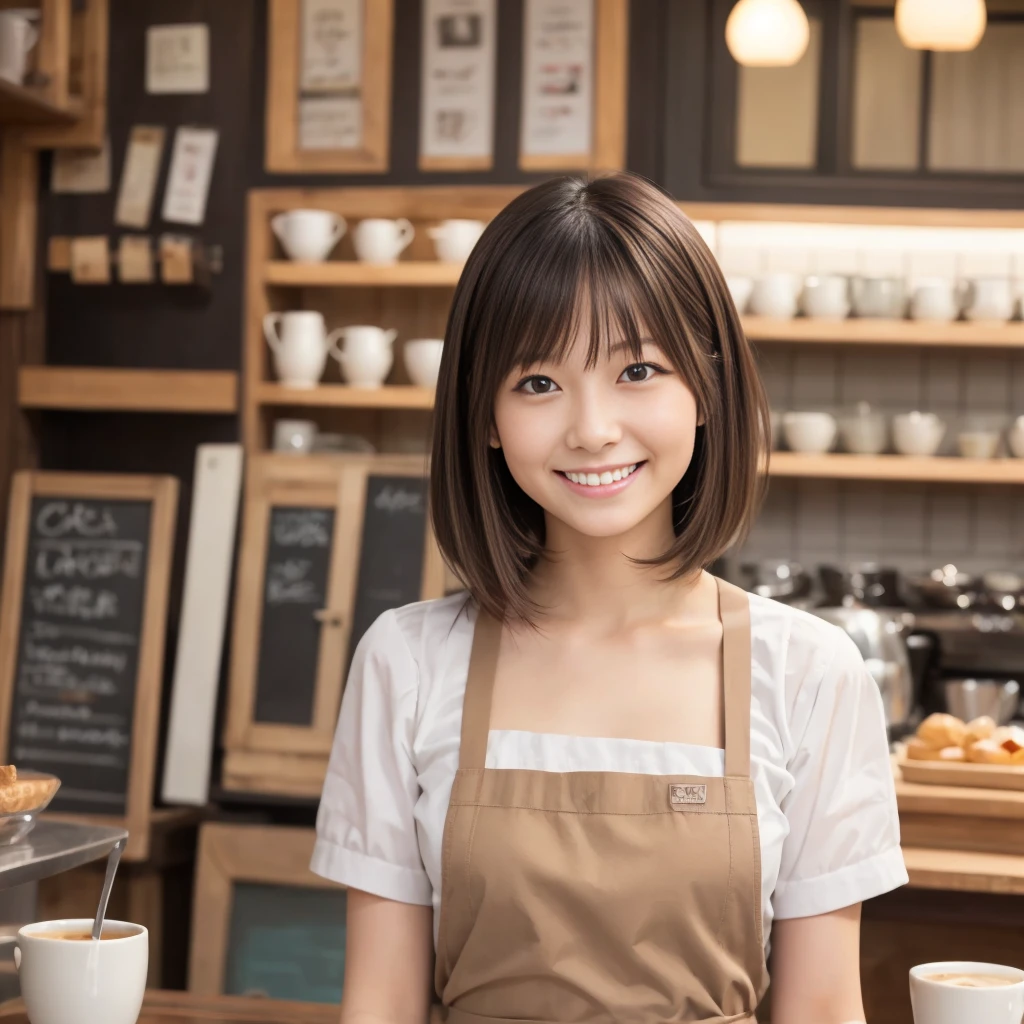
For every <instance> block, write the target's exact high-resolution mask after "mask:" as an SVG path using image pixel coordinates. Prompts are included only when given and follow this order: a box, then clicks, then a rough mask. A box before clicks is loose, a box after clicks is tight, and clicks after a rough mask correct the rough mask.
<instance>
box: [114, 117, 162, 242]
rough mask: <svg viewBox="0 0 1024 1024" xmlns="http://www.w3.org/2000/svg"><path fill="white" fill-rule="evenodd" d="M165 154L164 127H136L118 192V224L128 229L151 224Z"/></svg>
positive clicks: (126, 154)
mask: <svg viewBox="0 0 1024 1024" xmlns="http://www.w3.org/2000/svg"><path fill="white" fill-rule="evenodd" d="M163 152H164V130H163V128H160V127H155V126H152V125H136V126H135V127H134V128H133V129H132V133H131V136H130V137H129V139H128V149H127V151H126V152H125V156H124V168H123V170H122V171H121V186H120V188H119V189H118V193H117V209H116V211H115V212H114V223H115V224H119V225H121V226H122V227H126V228H144V227H146V225H148V224H149V216H150V213H151V211H152V209H153V195H154V193H155V192H156V180H157V178H158V177H159V175H160V160H161V157H162V156H163Z"/></svg>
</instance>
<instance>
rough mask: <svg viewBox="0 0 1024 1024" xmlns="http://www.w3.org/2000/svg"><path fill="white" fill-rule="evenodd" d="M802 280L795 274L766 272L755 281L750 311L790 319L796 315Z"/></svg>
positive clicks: (780, 318) (755, 313)
mask: <svg viewBox="0 0 1024 1024" xmlns="http://www.w3.org/2000/svg"><path fill="white" fill-rule="evenodd" d="M799 293H800V280H799V278H798V277H797V276H796V275H795V274H765V275H764V276H762V277H759V278H758V279H757V280H756V281H755V282H754V287H753V289H752V290H751V293H750V312H751V313H753V314H754V315H755V316H767V317H773V318H775V319H778V320H789V319H791V318H792V317H794V316H796V309H797V296H798V295H799Z"/></svg>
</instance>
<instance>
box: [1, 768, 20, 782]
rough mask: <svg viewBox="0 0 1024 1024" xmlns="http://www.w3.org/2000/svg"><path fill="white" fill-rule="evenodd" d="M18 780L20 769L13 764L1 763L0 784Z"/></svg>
mask: <svg viewBox="0 0 1024 1024" xmlns="http://www.w3.org/2000/svg"><path fill="white" fill-rule="evenodd" d="M17 781H18V769H17V768H15V767H14V765H13V764H0V786H6V785H7V783H9V782H17Z"/></svg>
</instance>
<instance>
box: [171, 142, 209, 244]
mask: <svg viewBox="0 0 1024 1024" xmlns="http://www.w3.org/2000/svg"><path fill="white" fill-rule="evenodd" d="M218 138H219V133H218V132H217V129H216V128H179V129H178V130H177V132H175V135H174V152H173V153H172V155H171V171H170V174H169V175H168V177H167V190H166V191H165V192H164V209H163V218H164V220H165V221H167V222H168V223H171V224H195V225H199V224H202V223H203V221H204V220H205V218H206V200H207V198H208V197H209V194H210V179H211V178H212V177H213V161H214V159H215V157H216V155H217V140H218Z"/></svg>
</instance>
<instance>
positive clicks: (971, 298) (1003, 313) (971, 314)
mask: <svg viewBox="0 0 1024 1024" xmlns="http://www.w3.org/2000/svg"><path fill="white" fill-rule="evenodd" d="M964 292H965V303H964V316H966V317H967V319H968V320H975V321H978V320H991V321H995V322H999V323H1002V322H1003V321H1006V320H1009V319H1010V318H1011V317H1012V316H1013V308H1014V305H1015V302H1016V296H1015V295H1014V294H1013V282H1012V281H1011V280H1010V278H1008V277H972V278H970V279H969V280H968V281H965V282H964Z"/></svg>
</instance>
